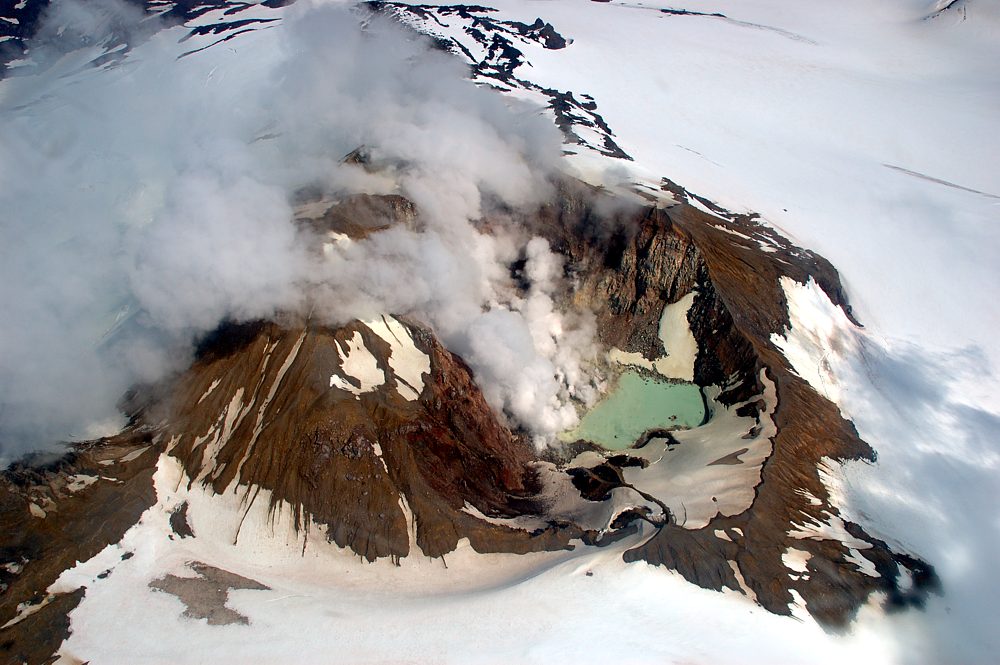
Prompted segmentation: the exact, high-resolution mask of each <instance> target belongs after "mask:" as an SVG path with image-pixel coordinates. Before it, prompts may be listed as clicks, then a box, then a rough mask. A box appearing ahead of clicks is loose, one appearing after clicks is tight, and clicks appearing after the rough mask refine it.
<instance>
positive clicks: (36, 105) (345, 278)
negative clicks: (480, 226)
mask: <svg viewBox="0 0 1000 665" xmlns="http://www.w3.org/2000/svg"><path fill="white" fill-rule="evenodd" d="M282 11H283V12H284V14H283V16H284V19H283V21H282V22H280V23H271V24H268V25H269V27H268V29H261V30H257V31H255V32H252V33H249V34H246V35H241V36H240V37H239V38H237V39H234V40H231V41H228V42H223V43H220V44H217V45H215V46H213V47H211V48H207V49H205V50H203V51H199V52H197V53H193V54H191V55H188V56H185V57H182V58H178V55H180V54H181V53H184V52H186V51H191V50H192V49H193V48H195V47H197V45H194V46H193V45H192V42H190V41H188V42H185V43H178V40H179V39H180V38H181V37H183V36H184V35H186V34H187V31H186V30H185V29H183V28H170V29H164V30H161V31H158V32H149V31H148V27H149V19H146V21H145V22H144V23H143V26H142V28H143V29H142V30H141V31H140V30H138V26H137V25H136V24H135V18H136V17H135V16H134V14H133V12H134V10H129V9H127V8H125V7H123V6H119V5H117V4H114V3H71V2H60V3H56V4H55V5H54V13H52V14H51V15H50V16H49V17H48V19H47V21H48V27H47V28H46V29H44V30H43V31H42V34H46V35H50V36H51V35H54V34H55V35H57V34H59V33H60V27H61V26H63V25H66V24H69V23H70V22H72V24H73V25H77V26H79V25H86V26H87V30H88V31H89V32H86V31H85V34H83V36H82V37H81V38H80V39H76V38H74V40H73V44H72V48H74V49H76V50H74V51H72V52H68V53H63V52H60V51H58V50H54V49H53V48H52V44H53V43H58V41H57V40H56V41H53V40H52V39H48V40H47V41H46V42H45V43H44V44H41V43H40V44H36V45H35V46H34V47H33V48H32V50H31V51H30V54H31V57H32V58H33V59H34V60H35V61H36V62H38V63H41V64H43V65H44V66H43V67H41V68H39V70H38V71H35V72H33V73H29V74H27V75H21V76H15V77H11V78H8V79H7V80H4V81H2V82H0V210H2V211H3V212H2V213H0V228H2V239H3V242H2V243H0V311H2V312H3V317H2V319H0V458H2V457H6V458H8V459H9V458H12V457H14V456H16V455H18V454H20V453H22V452H25V451H27V450H29V449H33V448H38V447H41V446H42V445H43V444H46V443H49V442H53V441H56V440H59V439H64V438H72V437H86V436H93V435H96V434H99V433H101V429H100V428H95V425H101V426H107V427H114V426H117V425H120V423H119V422H117V420H116V416H115V414H116V409H115V403H116V400H117V399H118V398H119V397H120V396H121V395H122V393H123V392H124V391H125V390H126V389H127V388H128V387H129V386H130V385H131V384H133V383H134V382H136V381H150V380H155V379H158V378H162V377H163V376H164V375H165V373H167V372H168V371H171V370H175V369H179V368H182V367H183V366H184V364H185V363H186V362H188V361H189V359H190V354H191V345H192V342H193V341H194V340H195V339H196V338H197V336H199V335H201V334H203V333H204V332H206V331H209V330H211V329H213V328H214V327H216V326H217V325H218V324H219V323H220V322H221V321H222V320H224V319H227V318H230V319H236V320H248V319H254V318H273V317H275V316H276V315H279V314H280V313H285V312H293V313H295V312H297V313H299V314H306V313H309V312H311V313H312V315H313V316H318V317H321V318H322V319H323V320H325V321H326V322H329V323H331V324H335V323H340V322H345V321H347V320H349V319H351V318H355V317H368V316H371V315H372V314H374V313H377V312H393V313H400V314H410V315H414V316H416V317H417V318H420V319H422V320H424V321H427V322H428V323H430V324H431V325H432V326H433V327H434V329H435V331H436V332H437V333H438V334H439V335H440V336H441V337H442V338H443V339H444V341H445V343H446V344H447V345H448V346H449V347H450V348H452V349H453V350H455V351H456V352H458V353H460V354H463V355H464V356H465V357H466V359H467V361H469V363H470V364H471V365H472V367H473V369H474V370H475V371H476V373H477V377H478V379H479V381H480V383H481V385H482V386H483V388H484V391H485V393H486V394H487V396H488V398H489V400H490V402H491V404H492V405H493V406H494V407H496V408H497V409H498V410H504V411H506V412H507V413H508V414H510V415H511V416H512V417H513V420H514V421H515V422H516V423H518V424H521V425H523V426H525V427H526V428H527V429H528V430H529V431H531V432H533V433H534V434H535V435H536V436H537V437H538V440H539V441H544V440H547V439H550V438H551V436H552V435H553V434H554V433H555V432H557V431H559V430H560V429H562V428H564V427H567V426H571V425H572V424H573V423H574V422H575V413H574V411H573V409H572V407H570V406H568V404H567V400H568V399H569V398H570V397H576V398H579V399H583V400H590V399H592V397H593V394H592V393H593V388H592V386H590V380H589V378H588V377H587V374H586V371H585V369H584V368H585V366H586V361H587V359H588V357H589V356H590V355H592V354H593V353H594V351H593V347H594V344H593V342H592V339H593V323H592V321H589V320H587V319H586V318H585V317H580V316H578V315H566V314H562V313H560V312H559V311H558V310H557V308H556V306H555V305H554V303H553V299H552V294H553V292H554V290H555V289H556V287H557V286H558V284H559V280H560V279H561V270H560V266H559V262H558V258H557V257H555V256H554V255H553V254H552V253H551V252H550V251H549V248H548V246H547V244H546V243H545V242H544V241H540V240H531V241H530V242H527V246H526V247H525V242H526V241H528V240H529V238H528V237H527V236H526V235H525V234H524V233H523V231H521V230H519V229H516V228H507V229H502V230H501V232H499V233H495V234H493V235H483V234H481V233H479V232H478V231H477V230H476V229H475V228H474V226H473V224H472V223H471V220H475V219H476V218H478V217H479V216H480V215H481V214H482V212H483V200H484V196H488V197H489V198H490V199H492V200H497V201H499V202H501V203H503V204H505V205H508V206H515V207H516V206H525V205H530V204H533V203H537V202H538V201H540V200H541V198H542V197H544V196H545V195H546V194H547V185H546V184H545V183H546V175H547V174H548V173H550V172H551V171H552V169H554V168H555V167H556V165H557V160H558V159H559V155H560V135H559V132H558V131H557V130H556V129H555V127H554V126H553V125H552V124H551V123H550V122H548V121H547V120H546V119H545V118H544V117H541V115H540V114H539V112H538V109H535V108H528V107H522V106H518V105H514V103H513V102H511V101H510V100H505V99H503V98H501V97H500V96H499V95H496V94H493V93H492V92H490V91H487V90H483V89H480V88H477V87H476V86H475V85H473V84H472V83H471V82H470V81H468V80H467V79H466V78H465V76H466V70H465V68H464V67H463V66H462V65H461V64H460V63H458V62H457V61H455V60H453V59H452V58H451V57H449V56H447V55H446V54H443V53H440V52H437V51H435V50H432V49H431V48H430V47H429V44H428V43H427V42H426V41H425V40H423V39H418V38H416V37H415V35H413V34H411V33H409V32H404V31H403V29H402V28H399V27H397V26H394V25H391V24H388V23H385V22H383V21H380V20H378V19H376V18H374V17H370V16H361V15H355V14H353V13H350V12H348V11H347V10H344V9H341V8H337V7H329V6H316V7H311V6H307V4H306V3H300V5H299V6H293V7H289V8H287V9H285V10H282ZM82 15H85V16H88V17H97V18H96V19H94V20H88V21H81V20H80V16H82ZM109 17H110V18H109ZM98 19H99V20H98ZM130 21H131V25H132V26H133V28H134V29H131V30H130V29H129V28H128V26H129V25H130ZM108 26H114V30H115V35H114V36H109V34H107V33H106V31H107V30H109V29H110V28H109V27H108ZM102 30H103V31H105V32H102ZM140 33H141V34H146V35H149V36H148V37H147V38H146V39H145V40H144V41H142V43H140V44H130V47H131V51H130V52H129V53H128V55H127V56H125V57H122V58H119V60H118V61H117V62H116V63H115V64H114V65H100V66H95V64H93V63H92V62H91V61H92V60H94V58H97V57H100V56H102V55H103V54H104V50H103V49H102V48H99V47H94V46H85V47H83V48H80V45H81V44H89V45H93V44H98V45H101V44H104V45H109V44H115V43H118V41H116V40H120V39H121V35H123V34H125V35H133V36H134V35H135V34H140ZM214 39H215V38H214V37H213V40H214ZM359 145H365V146H367V148H368V149H369V150H370V152H371V154H372V156H373V158H374V159H375V160H376V161H378V162H382V163H386V164H391V165H394V167H393V168H392V169H391V170H390V171H388V172H386V173H368V172H366V171H365V170H363V169H361V168H359V167H357V166H352V165H345V164H343V163H341V158H342V157H343V156H344V155H345V154H347V153H348V152H350V151H351V150H352V149H354V148H356V147H358V146H359ZM306 186H309V187H314V188H316V187H318V188H319V189H321V190H322V191H324V192H325V193H326V194H327V195H328V196H332V197H336V196H342V195H345V194H351V193H401V194H403V195H404V196H406V197H407V198H409V199H411V200H412V201H413V202H414V203H415V204H416V205H417V207H418V210H419V211H420V214H421V221H422V224H423V226H422V228H421V229H420V230H414V229H406V228H393V229H390V230H388V231H384V232H381V233H377V234H374V235H372V236H370V237H369V238H368V239H367V240H365V241H360V242H355V243H351V244H349V245H346V246H343V247H339V248H337V249H336V250H335V251H333V252H330V253H328V254H326V255H323V254H321V253H319V252H317V251H315V249H316V247H315V239H310V238H308V237H307V236H306V235H304V234H303V233H301V232H300V231H299V230H298V229H297V228H296V226H295V224H294V223H293V222H292V217H293V210H292V205H291V203H290V201H291V200H292V198H293V194H294V193H295V192H297V191H299V190H300V189H301V188H303V187H306ZM523 254H526V256H527V259H528V263H527V266H528V268H527V271H528V277H529V282H530V284H531V288H530V290H529V291H528V293H527V295H526V297H521V296H519V295H518V294H517V293H516V292H515V291H514V290H513V289H512V288H511V286H510V283H509V282H510V280H509V270H508V266H509V264H510V263H511V262H512V261H514V260H516V259H517V258H519V257H520V256H521V255H523ZM557 342H559V343H557ZM107 427H105V429H106V428H107Z"/></svg>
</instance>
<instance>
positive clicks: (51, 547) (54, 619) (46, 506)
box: [0, 430, 157, 663]
mask: <svg viewBox="0 0 1000 665" xmlns="http://www.w3.org/2000/svg"><path fill="white" fill-rule="evenodd" d="M150 444H151V441H150V437H149V436H148V434H145V433H143V432H142V431H138V430H130V431H127V432H126V433H124V434H122V435H120V436H117V437H113V438H111V439H106V440H103V441H100V442H96V443H92V444H81V445H79V446H76V447H74V449H73V450H71V451H70V452H68V453H67V454H66V455H64V456H62V457H60V458H59V459H57V460H53V461H51V462H49V463H47V464H41V465H38V464H35V465H27V464H15V465H14V466H12V467H11V468H9V469H7V470H6V471H4V472H3V473H2V474H0V566H2V567H0V626H4V625H6V624H8V622H11V621H12V620H13V619H14V618H15V617H16V616H18V606H19V605H20V604H21V603H29V604H31V605H35V606H40V609H37V610H36V611H35V612H34V613H33V614H30V615H29V616H26V617H25V618H23V619H21V620H20V621H17V622H16V623H13V624H12V625H9V626H8V627H7V628H0V656H2V658H0V660H3V662H18V663H20V662H28V663H41V662H49V657H50V656H51V654H52V653H53V652H55V650H56V649H57V648H58V647H59V645H60V644H61V643H62V641H63V640H64V639H65V638H66V636H67V635H69V621H68V619H67V616H66V615H67V614H68V613H69V612H70V611H72V609H73V608H75V607H76V606H77V605H78V604H79V602H80V601H81V600H82V599H83V595H84V590H83V589H80V590H77V591H76V592H73V593H68V594H62V595H58V596H53V597H51V598H48V597H47V596H46V594H45V590H46V589H47V588H48V587H49V585H51V584H52V583H53V582H55V580H56V578H57V577H59V574H60V573H62V571H64V570H66V569H67V568H70V567H71V566H73V565H75V564H76V562H77V561H85V560H87V559H89V558H91V557H93V556H94V555H96V554H97V553H98V552H100V551H101V550H102V549H103V548H104V547H106V546H107V545H108V544H109V543H114V542H117V541H119V540H120V539H121V537H122V536H123V535H124V533H125V531H126V530H128V528H129V527H131V526H132V525H133V524H135V523H136V522H137V521H138V520H139V517H140V516H141V515H142V513H143V512H144V511H145V510H146V509H147V508H148V507H149V506H151V505H153V503H154V502H155V500H156V497H155V494H154V491H153V480H152V477H153V471H154V468H155V463H156V459H157V451H156V448H155V446H152V445H150ZM82 480H86V483H89V484H85V483H84V482H81V481H82Z"/></svg>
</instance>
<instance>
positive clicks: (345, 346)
mask: <svg viewBox="0 0 1000 665" xmlns="http://www.w3.org/2000/svg"><path fill="white" fill-rule="evenodd" d="M336 344H337V351H338V353H339V354H340V371H341V372H342V373H343V374H344V375H345V376H346V377H350V378H353V379H355V381H356V382H357V385H355V383H354V382H351V381H348V380H345V379H344V378H341V377H340V376H338V375H336V374H331V375H330V387H331V388H339V389H340V390H346V391H347V392H349V393H352V394H354V396H355V398H356V399H360V397H359V396H360V395H361V394H363V393H367V392H371V391H373V390H375V389H376V388H378V387H379V386H381V385H382V384H384V383H385V372H383V371H382V370H381V369H379V366H378V359H377V358H376V357H375V356H374V355H372V352H371V351H369V350H368V347H367V346H365V340H364V339H363V338H362V337H361V333H360V332H358V331H356V330H355V331H354V335H353V336H352V337H351V339H349V340H347V341H346V342H340V341H339V340H338V341H337V343H336Z"/></svg>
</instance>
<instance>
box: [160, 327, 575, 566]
mask: <svg viewBox="0 0 1000 665" xmlns="http://www.w3.org/2000/svg"><path fill="white" fill-rule="evenodd" d="M404 325H405V326H406V329H407V331H408V332H409V334H410V335H411V336H412V338H413V340H414V343H415V344H416V347H417V348H418V349H419V350H420V351H422V352H423V353H425V354H427V356H428V358H429V361H430V372H429V373H428V374H427V375H425V377H424V383H425V385H424V388H423V390H422V391H421V393H420V397H419V399H416V400H413V401H409V400H407V399H405V398H404V397H403V396H402V394H401V392H400V391H399V390H396V389H395V386H396V385H397V384H396V382H397V381H400V380H401V379H400V377H398V376H396V374H395V372H394V370H393V368H392V365H391V363H390V354H391V348H390V345H389V344H388V343H386V342H385V341H384V340H383V339H382V338H381V337H379V336H378V335H376V334H375V333H374V332H372V330H371V329H370V328H369V327H368V326H367V325H365V324H363V323H360V322H354V323H351V324H349V325H347V326H344V327H342V328H339V329H331V328H326V327H322V326H312V325H306V326H301V327H295V328H281V327H279V326H277V325H275V324H253V325H251V326H249V329H250V335H248V336H249V337H250V339H249V340H248V341H247V342H246V343H244V344H243V345H242V346H241V348H240V349H239V350H238V351H237V352H228V353H227V352H225V350H223V352H220V351H219V350H217V349H216V348H214V347H212V346H209V347H208V348H206V349H204V351H203V356H202V359H201V360H199V361H198V362H196V363H195V365H194V366H193V367H192V368H191V369H190V370H189V371H188V372H187V373H186V374H185V375H184V376H183V377H181V379H180V380H179V381H178V382H177V383H176V385H175V386H174V389H173V391H172V395H173V399H172V400H171V401H170V402H169V415H168V416H167V417H166V419H165V424H164V426H163V435H164V439H165V440H167V441H169V444H168V450H169V452H170V454H172V455H174V456H176V457H177V458H178V459H180V460H181V462H182V463H183V465H184V468H185V470H186V471H187V473H188V475H189V477H190V479H191V480H190V482H191V483H198V482H204V483H205V484H207V485H208V486H210V487H211V488H212V489H213V491H215V492H216V493H223V492H225V491H227V490H230V489H235V488H238V491H239V492H240V493H241V495H242V497H243V499H244V500H245V501H246V502H252V501H254V500H256V498H257V495H258V492H259V490H260V489H266V490H269V491H270V496H271V499H270V500H271V507H272V509H273V508H274V506H275V504H276V503H277V502H278V501H285V502H288V503H289V504H290V505H292V506H293V507H294V508H295V510H296V520H297V526H298V527H299V528H302V529H307V528H308V521H307V518H311V519H312V520H315V521H316V522H317V523H319V524H322V525H325V526H326V528H327V536H328V538H329V539H331V540H333V541H334V542H336V543H337V544H338V545H340V546H343V547H350V548H351V549H353V550H354V551H355V552H357V553H358V554H360V555H362V556H364V557H365V558H367V559H369V560H374V559H375V558H378V557H394V558H398V557H403V556H406V555H407V554H409V553H410V551H409V537H408V530H407V519H408V516H407V515H406V513H405V512H404V509H403V505H404V504H405V505H406V506H407V507H408V508H409V510H410V511H412V519H413V522H414V524H415V527H416V543H417V545H418V546H419V547H420V549H421V550H422V551H423V553H424V554H427V555H429V556H441V555H443V554H445V553H447V552H450V551H451V550H453V549H454V548H455V546H456V545H457V543H458V540H459V538H461V537H464V536H468V537H469V538H470V539H471V540H472V542H473V545H474V546H475V547H476V548H477V549H479V550H480V551H506V549H505V543H506V541H507V540H511V541H512V542H513V543H515V544H514V545H512V547H514V549H515V550H518V551H520V550H524V551H530V550H532V549H541V548H551V547H558V548H565V547H568V545H567V543H568V540H569V539H570V538H571V537H573V535H578V530H577V531H574V530H567V529H564V528H559V529H555V530H554V531H553V533H549V534H548V535H547V536H546V537H545V538H535V539H531V538H526V536H527V532H524V531H521V530H517V529H508V528H506V527H502V526H498V525H494V524H490V523H487V522H483V521H481V520H478V519H476V518H474V517H472V516H471V515H468V514H467V513H465V512H463V511H462V508H463V506H465V504H466V503H469V504H471V505H472V506H474V507H475V508H476V509H477V510H479V511H481V512H482V513H484V514H486V515H498V516H504V515H516V514H519V513H520V512H523V510H524V509H525V507H526V506H528V505H530V501H528V498H529V496H530V494H531V493H532V489H533V483H534V482H535V481H534V476H533V475H532V473H531V472H530V471H529V468H528V462H529V461H530V460H531V459H532V456H533V454H532V451H531V449H530V448H529V446H528V444H527V443H526V442H525V441H524V440H523V439H522V438H519V437H516V436H515V435H514V434H513V433H512V432H511V431H510V430H509V429H508V428H506V427H505V426H503V425H501V424H500V422H499V421H498V420H497V418H496V416H495V415H494V414H493V412H492V411H491V409H490V408H489V406H488V405H487V404H486V401H485V400H484V398H483V396H482V393H481V392H480V391H479V388H478V387H477V386H476V385H475V382H474V381H473V378H472V375H471V373H470V372H469V370H468V368H467V367H466V366H465V364H464V363H463V362H462V361H461V360H460V359H459V358H458V357H457V356H454V355H452V354H451V353H449V352H448V351H446V350H445V349H444V348H443V347H442V346H441V345H440V343H438V342H437V341H436V340H435V339H434V338H433V336H432V335H431V334H430V333H429V332H428V331H426V330H423V329H421V328H418V327H416V326H414V325H412V324H404ZM358 336H360V339H361V340H362V341H363V343H364V345H365V347H366V348H367V349H368V350H369V351H370V352H371V353H372V355H373V356H374V358H375V359H376V360H377V363H378V368H379V370H380V371H381V372H382V373H383V376H384V380H385V381H384V384H383V385H381V386H378V387H376V388H375V389H372V390H370V391H368V392H362V393H360V394H358V395H355V394H353V393H352V392H350V391H348V390H342V389H340V388H336V387H332V386H331V375H333V374H337V373H338V372H340V371H341V370H340V366H341V354H340V352H339V351H338V349H342V348H347V342H348V340H351V339H355V340H356V339H358ZM226 337H227V339H232V335H227V336H226ZM213 385H214V386H215V387H214V388H213V387H212V386H213ZM556 532H558V533H557V534H556V535H553V534H554V533H556ZM539 535H541V534H539ZM529 540H531V541H532V543H531V544H528V541H529Z"/></svg>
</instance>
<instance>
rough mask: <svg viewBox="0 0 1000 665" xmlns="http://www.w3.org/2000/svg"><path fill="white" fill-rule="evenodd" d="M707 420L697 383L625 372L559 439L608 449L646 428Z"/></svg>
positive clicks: (624, 443)
mask: <svg viewBox="0 0 1000 665" xmlns="http://www.w3.org/2000/svg"><path fill="white" fill-rule="evenodd" d="M704 419H705V404H704V402H703V401H702V399H701V391H700V390H699V389H698V386H696V385H694V384H693V383H668V382H666V381H658V380H656V379H652V378H647V377H645V376H641V375H639V374H637V373H635V372H626V373H625V374H622V376H621V378H620V379H619V380H618V385H617V386H616V387H615V389H614V390H613V391H612V392H611V393H610V394H609V395H608V396H607V397H605V398H604V399H603V400H601V401H600V402H598V403H597V405H596V406H594V408H593V409H591V410H590V411H588V412H587V413H586V415H584V416H583V418H582V419H581V420H580V424H579V425H578V426H577V427H576V429H574V430H572V431H570V432H567V433H565V434H564V435H562V436H561V437H560V438H562V439H564V440H567V441H575V440H576V439H585V440H587V441H593V442H594V443H596V444H598V445H601V446H603V447H605V448H607V449H609V450H623V449H625V448H629V447H630V446H631V445H632V444H634V443H635V442H636V440H637V439H638V438H639V437H640V436H642V435H643V433H644V432H646V431H647V430H651V429H657V428H659V429H669V428H672V427H677V428H691V427H697V426H698V425H700V424H701V422H702V421H703V420H704Z"/></svg>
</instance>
